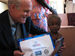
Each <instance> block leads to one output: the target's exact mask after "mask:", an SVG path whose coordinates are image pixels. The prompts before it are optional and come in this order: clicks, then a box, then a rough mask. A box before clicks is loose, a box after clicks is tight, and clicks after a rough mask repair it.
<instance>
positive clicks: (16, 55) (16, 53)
mask: <svg viewBox="0 0 75 56" xmlns="http://www.w3.org/2000/svg"><path fill="white" fill-rule="evenodd" d="M24 54H25V53H23V52H20V51H19V50H15V51H14V56H21V55H24Z"/></svg>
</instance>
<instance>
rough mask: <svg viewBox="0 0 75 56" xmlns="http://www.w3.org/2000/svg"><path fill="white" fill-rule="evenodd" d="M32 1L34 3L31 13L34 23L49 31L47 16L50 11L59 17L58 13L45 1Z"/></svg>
mask: <svg viewBox="0 0 75 56" xmlns="http://www.w3.org/2000/svg"><path fill="white" fill-rule="evenodd" d="M31 1H32V10H31V11H30V14H31V19H32V21H33V23H34V24H35V25H36V26H38V27H40V28H42V29H44V30H46V31H48V26H47V15H48V14H49V11H50V12H52V14H55V15H58V14H57V12H56V11H55V10H54V9H53V8H52V7H51V6H49V5H48V4H47V2H46V1H45V0H31ZM48 10H49V11H48Z"/></svg>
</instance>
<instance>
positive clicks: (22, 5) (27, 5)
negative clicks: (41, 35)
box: [8, 0, 32, 23]
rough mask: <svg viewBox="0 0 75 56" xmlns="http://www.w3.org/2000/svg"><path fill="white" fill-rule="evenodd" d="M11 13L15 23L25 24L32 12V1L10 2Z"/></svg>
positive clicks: (16, 0)
mask: <svg viewBox="0 0 75 56" xmlns="http://www.w3.org/2000/svg"><path fill="white" fill-rule="evenodd" d="M8 8H9V13H10V15H11V17H12V19H13V21H14V22H15V23H17V22H20V23H25V21H26V18H27V17H28V16H29V15H30V14H29V13H30V10H32V2H31V0H8Z"/></svg>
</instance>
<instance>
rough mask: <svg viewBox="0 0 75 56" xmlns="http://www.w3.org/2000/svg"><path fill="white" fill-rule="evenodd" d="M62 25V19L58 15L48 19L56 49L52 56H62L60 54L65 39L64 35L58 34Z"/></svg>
mask: <svg viewBox="0 0 75 56" xmlns="http://www.w3.org/2000/svg"><path fill="white" fill-rule="evenodd" d="M60 25H61V19H60V17H59V16H57V15H52V16H49V17H48V27H49V29H50V32H49V33H50V36H51V37H52V40H53V43H54V46H55V49H54V51H53V52H52V54H51V56H54V55H55V54H56V53H57V55H58V56H61V54H60V53H59V52H58V51H59V49H60V47H61V46H63V43H64V38H63V37H62V35H61V34H60V33H59V32H58V31H59V29H60Z"/></svg>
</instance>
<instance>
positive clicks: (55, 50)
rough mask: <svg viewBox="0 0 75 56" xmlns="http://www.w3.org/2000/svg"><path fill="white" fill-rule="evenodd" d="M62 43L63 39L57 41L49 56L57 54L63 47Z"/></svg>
mask: <svg viewBox="0 0 75 56" xmlns="http://www.w3.org/2000/svg"><path fill="white" fill-rule="evenodd" d="M63 41H64V38H63V37H61V38H60V39H58V40H57V44H56V47H55V49H54V51H53V52H52V54H51V55H50V56H54V55H55V54H56V53H58V52H59V51H60V49H61V47H62V46H63ZM59 55H60V54H59Z"/></svg>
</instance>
